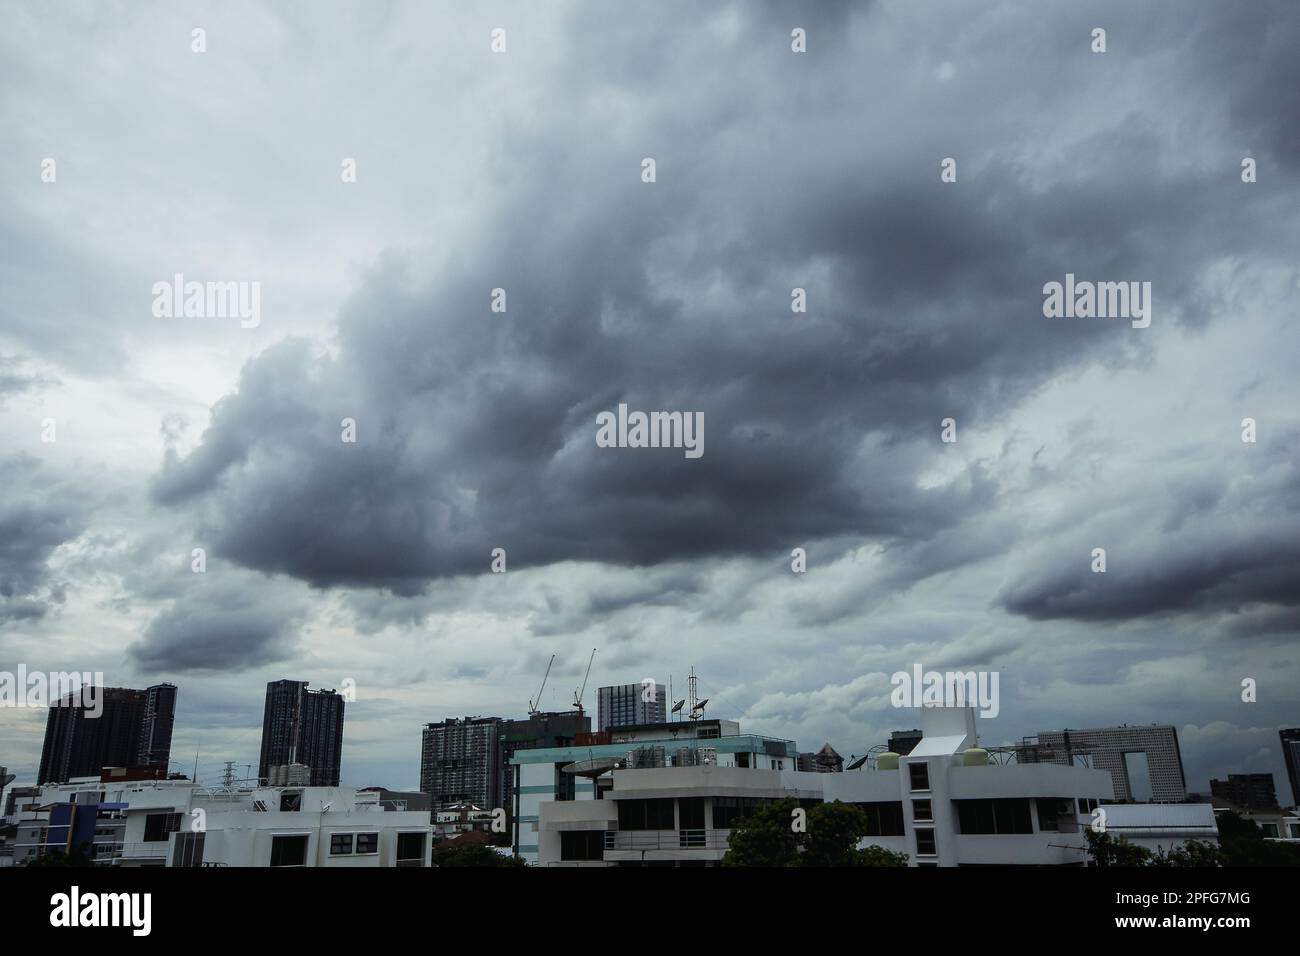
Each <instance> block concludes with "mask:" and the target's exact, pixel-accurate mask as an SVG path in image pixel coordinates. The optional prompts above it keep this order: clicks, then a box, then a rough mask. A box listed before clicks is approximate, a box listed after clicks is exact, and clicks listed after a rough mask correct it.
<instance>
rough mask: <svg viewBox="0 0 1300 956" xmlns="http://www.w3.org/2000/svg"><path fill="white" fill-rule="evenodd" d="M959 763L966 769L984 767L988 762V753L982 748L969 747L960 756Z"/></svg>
mask: <svg viewBox="0 0 1300 956" xmlns="http://www.w3.org/2000/svg"><path fill="white" fill-rule="evenodd" d="M961 762H962V765H963V766H966V767H984V766H987V765H988V762H989V752H988V751H987V750H985V749H984V748H983V747H971V748H969V749H968V750H967V751H966V752H965V753H963V754H962V756H961Z"/></svg>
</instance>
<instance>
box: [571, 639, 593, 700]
mask: <svg viewBox="0 0 1300 956" xmlns="http://www.w3.org/2000/svg"><path fill="white" fill-rule="evenodd" d="M595 659H596V649H595V648H594V647H593V648H592V649H591V657H589V658H587V673H586V674H585V675H583V678H582V687H581V688H579V689H578V690H575V691H574V692H573V706H574V707H576V708H578V716H579V717H581V716H582V695H583V694H585V693H586V692H587V678H588V677H590V676H591V662H592V661H594V660H595Z"/></svg>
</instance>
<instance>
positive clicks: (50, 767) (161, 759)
mask: <svg viewBox="0 0 1300 956" xmlns="http://www.w3.org/2000/svg"><path fill="white" fill-rule="evenodd" d="M99 694H100V697H101V705H102V707H103V712H102V713H100V715H99V716H98V717H94V716H89V715H88V714H87V708H86V706H85V702H84V701H83V700H82V698H81V694H80V692H78V693H73V694H69V695H68V696H67V697H65V698H63V700H62V701H61V702H60V703H59V705H57V706H54V707H51V708H50V711H49V716H48V717H47V718H46V721H45V745H44V747H42V749H41V766H40V771H39V774H38V782H39V783H66V782H67V781H68V780H69V779H71V778H72V777H97V776H99V775H100V773H101V772H102V771H103V769H104V768H105V767H142V766H150V767H158V768H161V769H163V770H165V769H166V768H167V764H168V761H169V760H170V759H171V743H172V740H171V732H172V724H173V722H174V720H175V716H176V686H175V685H174V684H156V685H154V686H153V687H149V688H146V689H145V690H135V689H133V688H129V687H101V688H99Z"/></svg>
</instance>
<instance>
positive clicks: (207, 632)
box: [127, 572, 304, 674]
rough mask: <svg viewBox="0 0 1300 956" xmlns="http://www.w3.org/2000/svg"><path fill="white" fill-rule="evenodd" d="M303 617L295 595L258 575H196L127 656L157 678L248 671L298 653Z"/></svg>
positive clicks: (154, 621)
mask: <svg viewBox="0 0 1300 956" xmlns="http://www.w3.org/2000/svg"><path fill="white" fill-rule="evenodd" d="M303 613H304V608H303V607H302V606H301V604H300V603H299V602H297V601H295V600H294V599H293V598H292V596H290V595H286V594H284V593H283V592H277V591H275V590H272V589H270V588H267V587H264V586H262V585H261V583H260V582H259V581H258V580H257V579H256V577H255V576H251V575H250V576H248V577H246V578H245V577H242V576H235V577H232V578H226V579H222V578H219V577H218V576H217V574H216V573H215V572H209V573H207V574H194V575H192V582H191V586H190V589H189V591H188V592H187V593H185V594H183V595H181V596H180V597H178V598H177V599H176V600H175V601H174V602H173V603H172V605H171V606H170V607H168V608H167V609H166V610H164V611H162V612H160V613H159V614H158V615H157V616H156V617H155V618H154V619H153V620H152V621H151V622H150V623H149V626H148V627H147V628H146V629H145V632H144V636H143V637H142V638H141V639H140V640H139V641H136V642H135V643H133V644H131V645H130V646H129V647H128V648H127V654H128V656H129V657H130V658H131V659H132V661H133V663H134V664H135V665H136V666H137V667H139V668H141V669H142V670H144V671H145V672H146V673H153V674H169V673H191V672H195V671H241V670H247V669H249V668H252V667H257V666H260V665H263V664H270V663H274V662H276V661H282V660H285V659H286V658H287V657H289V656H290V655H291V654H292V653H293V651H294V649H295V645H296V641H297V627H298V623H299V621H300V619H301V617H302V615H303Z"/></svg>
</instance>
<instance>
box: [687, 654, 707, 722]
mask: <svg viewBox="0 0 1300 956" xmlns="http://www.w3.org/2000/svg"><path fill="white" fill-rule="evenodd" d="M698 680H699V678H697V677H696V676H695V668H694V666H692V667H691V676H690V677H689V678H688V679H687V685H688V687H689V691H688V693H687V695H686V697H687V699H688V700H690V702H691V710H690V719H691V720H699V719H700V718H701V717H703V716H704V705H705V704H707V703H708V702H709V699H708V698H707V697H706V698H704V700H700V699H699V695H698V693H697V682H698Z"/></svg>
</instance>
